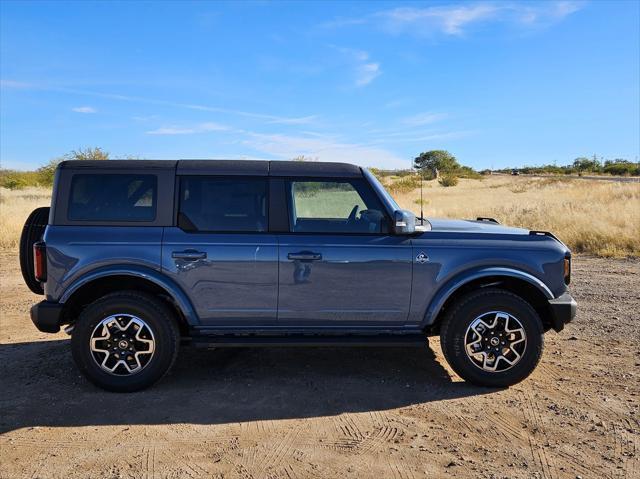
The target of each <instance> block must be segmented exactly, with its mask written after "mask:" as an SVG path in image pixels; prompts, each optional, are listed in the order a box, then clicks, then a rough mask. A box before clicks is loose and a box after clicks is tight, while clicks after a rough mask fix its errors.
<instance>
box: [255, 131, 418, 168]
mask: <svg viewBox="0 0 640 479" xmlns="http://www.w3.org/2000/svg"><path fill="white" fill-rule="evenodd" d="M244 143H245V144H246V145H247V146H250V147H251V148H253V149H255V150H257V151H259V152H261V153H263V154H268V155H271V156H272V157H275V158H277V159H283V160H286V159H291V158H295V157H296V156H299V155H304V156H308V157H311V158H318V159H319V160H320V161H340V162H348V163H355V164H357V165H360V166H378V167H385V168H408V167H409V164H410V162H409V161H408V160H406V159H403V158H401V157H399V156H397V155H396V154H394V153H392V152H390V151H387V150H384V149H382V148H377V147H374V146H369V145H361V144H354V143H345V142H342V141H339V140H337V139H330V138H319V137H312V138H309V137H305V136H289V135H282V134H260V133H249V134H248V137H247V139H246V140H245V141H244Z"/></svg>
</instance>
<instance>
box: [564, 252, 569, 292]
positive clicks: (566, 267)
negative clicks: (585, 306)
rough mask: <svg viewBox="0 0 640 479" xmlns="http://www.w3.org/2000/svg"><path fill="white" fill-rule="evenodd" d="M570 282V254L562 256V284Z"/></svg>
mask: <svg viewBox="0 0 640 479" xmlns="http://www.w3.org/2000/svg"><path fill="white" fill-rule="evenodd" d="M569 283H571V256H568V255H567V256H565V257H564V284H566V285H568V284H569Z"/></svg>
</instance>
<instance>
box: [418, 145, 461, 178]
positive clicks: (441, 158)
mask: <svg viewBox="0 0 640 479" xmlns="http://www.w3.org/2000/svg"><path fill="white" fill-rule="evenodd" d="M413 166H414V167H415V168H416V169H417V170H418V171H420V172H421V173H422V175H423V176H424V174H425V172H431V174H432V175H433V177H437V176H438V175H439V174H440V173H451V172H454V171H456V170H459V169H460V164H459V163H458V160H456V157H455V156H453V155H452V154H451V153H449V152H448V151H445V150H431V151H427V152H424V153H420V155H418V156H417V157H416V158H414V160H413Z"/></svg>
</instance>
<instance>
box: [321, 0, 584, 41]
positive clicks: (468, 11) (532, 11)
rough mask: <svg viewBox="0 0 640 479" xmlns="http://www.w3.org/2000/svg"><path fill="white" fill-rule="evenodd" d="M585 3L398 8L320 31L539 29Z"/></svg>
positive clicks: (449, 32) (454, 32) (459, 32)
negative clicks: (372, 27) (361, 27)
mask: <svg viewBox="0 0 640 479" xmlns="http://www.w3.org/2000/svg"><path fill="white" fill-rule="evenodd" d="M583 4H584V2H583V1H568V0H564V1H548V2H538V3H515V2H507V1H504V2H479V3H460V4H452V5H438V6H427V7H422V8H421V7H397V8H392V9H389V10H382V11H379V12H376V13H373V14H371V15H367V16H365V17H361V18H351V19H346V18H338V19H336V20H334V21H331V22H326V23H324V24H322V25H320V27H321V28H345V27H353V26H358V25H366V24H373V25H377V26H379V27H380V28H382V29H383V30H386V31H389V32H392V33H412V34H415V35H430V34H433V33H443V34H445V35H458V36H460V35H463V34H464V33H465V29H466V28H468V27H470V26H472V25H474V24H481V23H488V22H502V23H516V24H518V25H526V26H538V25H546V24H552V23H555V22H558V21H560V20H562V19H564V18H565V17H567V16H568V15H571V14H572V13H574V12H577V11H578V10H580V9H581V8H582V6H583Z"/></svg>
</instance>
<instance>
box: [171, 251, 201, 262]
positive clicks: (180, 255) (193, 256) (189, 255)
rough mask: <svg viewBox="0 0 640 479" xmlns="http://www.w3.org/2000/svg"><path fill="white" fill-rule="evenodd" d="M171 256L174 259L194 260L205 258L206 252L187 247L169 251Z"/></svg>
mask: <svg viewBox="0 0 640 479" xmlns="http://www.w3.org/2000/svg"><path fill="white" fill-rule="evenodd" d="M171 257H172V258H174V259H185V260H187V261H195V260H197V259H205V258H206V257H207V253H205V252H204V251H196V250H193V249H188V250H186V251H174V252H173V253H171Z"/></svg>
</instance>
